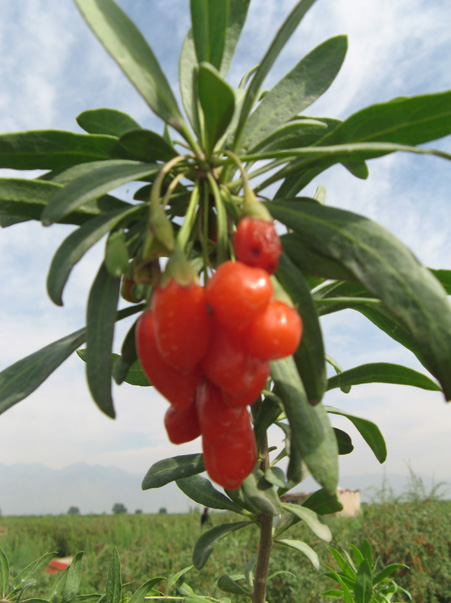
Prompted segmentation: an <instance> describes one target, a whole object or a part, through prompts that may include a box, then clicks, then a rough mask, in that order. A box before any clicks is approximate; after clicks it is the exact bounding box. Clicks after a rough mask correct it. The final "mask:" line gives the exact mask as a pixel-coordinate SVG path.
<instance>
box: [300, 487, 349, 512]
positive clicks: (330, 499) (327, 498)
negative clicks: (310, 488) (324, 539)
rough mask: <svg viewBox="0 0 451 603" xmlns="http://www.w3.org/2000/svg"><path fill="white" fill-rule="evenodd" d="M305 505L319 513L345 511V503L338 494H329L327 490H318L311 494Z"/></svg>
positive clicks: (303, 504)
mask: <svg viewBox="0 0 451 603" xmlns="http://www.w3.org/2000/svg"><path fill="white" fill-rule="evenodd" d="M302 506H303V507H306V508H307V509H311V510H312V511H315V513H318V515H329V514H330V513H339V512H340V511H343V504H342V502H341V500H340V499H339V497H338V494H337V493H336V492H335V493H334V494H328V493H327V492H326V491H325V490H323V489H321V490H317V491H316V492H314V493H313V494H311V495H310V496H309V497H308V498H307V499H306V500H305V501H304V502H303V503H302Z"/></svg>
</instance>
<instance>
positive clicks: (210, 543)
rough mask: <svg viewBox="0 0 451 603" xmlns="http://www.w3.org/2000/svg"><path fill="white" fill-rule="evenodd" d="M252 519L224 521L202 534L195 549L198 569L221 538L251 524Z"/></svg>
mask: <svg viewBox="0 0 451 603" xmlns="http://www.w3.org/2000/svg"><path fill="white" fill-rule="evenodd" d="M251 523H253V522H252V521H238V522H234V523H224V524H222V525H219V526H215V527H214V528H210V529H209V530H207V531H206V532H204V533H203V534H202V536H200V538H199V539H198V540H197V542H196V544H195V545H194V549H193V564H194V567H195V568H196V569H202V568H203V567H204V565H205V563H206V562H207V559H208V558H209V557H210V555H211V553H212V552H213V548H214V547H215V545H216V543H217V542H218V540H221V539H222V538H224V537H225V536H227V535H228V534H230V533H231V532H236V530H241V529H243V528H246V527H247V526H249V525H251Z"/></svg>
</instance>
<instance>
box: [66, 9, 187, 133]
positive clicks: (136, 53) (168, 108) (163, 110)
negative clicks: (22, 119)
mask: <svg viewBox="0 0 451 603" xmlns="http://www.w3.org/2000/svg"><path fill="white" fill-rule="evenodd" d="M75 3H76V5H77V7H78V9H79V11H80V12H81V14H82V15H83V17H84V19H85V21H86V23H87V24H88V25H89V27H90V28H91V29H92V31H93V32H94V34H95V35H96V36H97V38H98V39H99V41H100V42H101V44H102V46H103V47H104V48H105V50H106V51H107V52H108V53H109V54H110V55H111V57H112V58H113V59H114V60H115V61H116V63H117V64H118V65H119V67H120V68H121V69H122V71H123V72H124V74H125V75H126V76H127V77H128V79H129V80H130V81H131V83H132V84H133V85H134V86H135V88H136V89H137V90H138V92H139V93H140V94H141V96H142V97H143V99H144V100H145V101H146V103H147V104H148V105H149V107H150V108H151V109H152V111H154V113H156V114H157V115H158V116H159V117H161V118H162V119H163V120H164V121H166V122H168V123H171V125H172V126H174V127H176V128H177V127H178V126H179V125H180V123H181V122H182V117H181V115H180V112H179V109H178V107H177V103H176V100H175V98H174V95H173V93H172V90H171V88H170V86H169V84H168V81H167V79H166V77H165V75H164V73H163V71H162V70H161V67H160V65H159V64H158V61H157V59H156V58H155V55H154V53H153V52H152V50H151V48H150V47H149V45H148V44H147V42H146V40H145V39H144V37H143V36H142V34H141V33H140V31H139V30H138V29H137V28H136V26H135V24H134V23H133V22H132V21H131V20H130V19H129V18H128V17H127V15H126V14H125V13H124V12H123V11H122V9H121V8H119V6H118V5H117V4H115V3H114V2H113V0H75Z"/></svg>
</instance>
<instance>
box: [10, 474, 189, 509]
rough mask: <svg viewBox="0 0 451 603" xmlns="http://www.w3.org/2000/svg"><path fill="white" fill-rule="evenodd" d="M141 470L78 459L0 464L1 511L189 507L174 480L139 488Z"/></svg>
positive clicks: (187, 500) (187, 501)
mask: <svg viewBox="0 0 451 603" xmlns="http://www.w3.org/2000/svg"><path fill="white" fill-rule="evenodd" d="M142 478H143V476H142V475H134V474H132V473H128V472H127V471H123V470H122V469H118V468H117V467H104V466H101V465H88V464H86V463H76V464H73V465H69V466H68V467H65V468H64V469H50V468H49V467H46V466H44V465H40V464H30V465H28V464H15V465H3V464H0V509H1V512H2V513H3V515H47V514H60V513H67V511H68V509H69V507H71V506H75V507H78V508H79V509H80V512H81V513H82V514H87V513H111V509H112V507H113V505H114V504H115V503H123V504H124V505H125V506H126V507H127V510H128V512H129V513H134V512H135V510H136V509H141V510H142V511H143V512H144V513H156V512H158V510H159V509H160V508H161V507H166V509H167V511H168V512H186V511H188V510H189V507H190V503H191V506H194V503H192V502H191V501H190V500H189V499H187V498H186V496H185V495H184V494H182V492H180V490H179V489H178V488H177V486H176V485H175V484H170V485H168V486H164V487H163V488H159V489H155V490H147V491H146V492H143V491H142V490H141V481H142Z"/></svg>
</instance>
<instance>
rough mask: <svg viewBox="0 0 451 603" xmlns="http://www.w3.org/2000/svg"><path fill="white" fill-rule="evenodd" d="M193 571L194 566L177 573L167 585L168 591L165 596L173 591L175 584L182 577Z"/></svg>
mask: <svg viewBox="0 0 451 603" xmlns="http://www.w3.org/2000/svg"><path fill="white" fill-rule="evenodd" d="M192 569H193V566H192V565H188V567H184V568H183V569H181V570H180V571H178V572H177V573H175V574H174V575H173V576H171V577H170V578H169V580H168V582H167V584H166V590H165V594H166V595H167V594H168V593H169V591H170V590H171V588H172V587H173V586H174V584H175V583H176V582H177V581H178V580H179V579H180V578H181V577H182V576H184V575H185V574H186V573H188V572H189V571H190V570H192Z"/></svg>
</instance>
